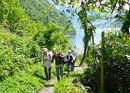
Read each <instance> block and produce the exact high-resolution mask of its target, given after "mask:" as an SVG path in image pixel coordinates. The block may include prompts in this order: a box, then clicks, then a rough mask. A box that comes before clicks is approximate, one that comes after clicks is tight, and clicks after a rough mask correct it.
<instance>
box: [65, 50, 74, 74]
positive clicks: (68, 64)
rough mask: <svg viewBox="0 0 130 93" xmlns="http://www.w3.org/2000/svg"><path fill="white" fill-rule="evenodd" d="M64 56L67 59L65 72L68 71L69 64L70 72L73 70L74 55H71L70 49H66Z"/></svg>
mask: <svg viewBox="0 0 130 93" xmlns="http://www.w3.org/2000/svg"><path fill="white" fill-rule="evenodd" d="M66 57H67V59H68V60H69V62H68V63H67V72H68V73H70V71H69V66H70V65H71V72H73V66H74V64H73V59H74V57H73V55H72V54H71V51H70V50H69V51H68V54H67V55H66Z"/></svg>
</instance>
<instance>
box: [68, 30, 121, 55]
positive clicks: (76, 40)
mask: <svg viewBox="0 0 130 93" xmlns="http://www.w3.org/2000/svg"><path fill="white" fill-rule="evenodd" d="M106 29H109V30H111V28H101V29H100V28H99V29H96V31H95V33H94V43H95V44H99V43H100V41H101V33H102V31H105V30H106ZM119 29H120V28H116V29H115V30H119ZM83 37H84V31H83V30H77V34H76V35H73V36H70V38H69V43H70V44H71V45H72V46H76V51H77V53H78V54H82V53H83V50H84V43H83ZM91 42H92V41H90V42H89V43H91Z"/></svg>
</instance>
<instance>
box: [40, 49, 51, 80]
mask: <svg viewBox="0 0 130 93" xmlns="http://www.w3.org/2000/svg"><path fill="white" fill-rule="evenodd" d="M42 54H43V56H42V62H43V65H44V71H45V75H46V80H51V67H52V65H53V63H52V62H51V60H52V57H51V55H50V54H49V52H48V49H47V48H43V52H42ZM47 70H48V71H47ZM48 75H49V76H48Z"/></svg>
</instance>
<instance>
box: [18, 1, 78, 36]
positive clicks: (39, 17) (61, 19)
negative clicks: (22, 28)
mask: <svg viewBox="0 0 130 93" xmlns="http://www.w3.org/2000/svg"><path fill="white" fill-rule="evenodd" d="M19 1H20V4H21V6H22V7H23V8H24V9H25V12H26V14H27V15H29V16H30V17H31V19H32V20H34V21H41V22H43V23H44V24H45V25H46V24H47V23H48V22H53V23H56V24H58V25H59V26H62V27H65V28H66V27H67V25H68V24H70V25H69V28H68V29H67V31H66V32H65V33H66V34H75V33H76V31H75V29H74V27H73V25H72V23H71V22H69V19H68V17H67V16H66V14H65V13H64V11H63V12H61V11H59V10H57V9H56V8H55V7H53V6H52V5H51V4H50V3H49V2H48V1H47V0H19Z"/></svg>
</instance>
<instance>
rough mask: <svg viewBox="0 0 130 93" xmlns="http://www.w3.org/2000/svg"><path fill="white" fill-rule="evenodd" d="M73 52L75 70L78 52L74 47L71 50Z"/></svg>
mask: <svg viewBox="0 0 130 93" xmlns="http://www.w3.org/2000/svg"><path fill="white" fill-rule="evenodd" d="M71 54H72V55H73V57H74V58H73V64H74V65H73V70H74V66H75V61H76V60H77V53H76V51H75V50H74V49H72V51H71Z"/></svg>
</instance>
